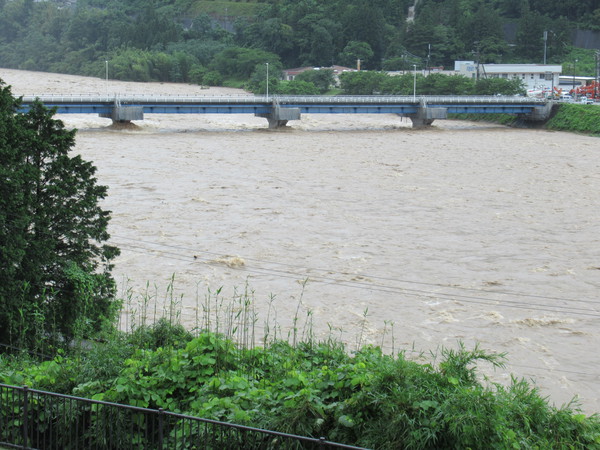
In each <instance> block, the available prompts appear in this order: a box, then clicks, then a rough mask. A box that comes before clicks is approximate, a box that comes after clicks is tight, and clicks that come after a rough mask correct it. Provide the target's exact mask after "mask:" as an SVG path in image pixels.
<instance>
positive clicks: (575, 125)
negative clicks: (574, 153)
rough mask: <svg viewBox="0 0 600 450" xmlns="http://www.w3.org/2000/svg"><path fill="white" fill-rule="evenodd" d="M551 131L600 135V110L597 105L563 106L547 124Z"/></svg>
mask: <svg viewBox="0 0 600 450" xmlns="http://www.w3.org/2000/svg"><path fill="white" fill-rule="evenodd" d="M546 128H548V129H550V130H564V131H576V132H580V133H587V134H593V135H596V136H598V135H600V108H598V106H595V105H576V104H561V105H560V106H559V107H558V109H557V111H556V114H555V115H554V116H553V117H552V118H551V119H550V120H549V121H548V122H546Z"/></svg>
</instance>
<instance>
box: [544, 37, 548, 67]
mask: <svg viewBox="0 0 600 450" xmlns="http://www.w3.org/2000/svg"><path fill="white" fill-rule="evenodd" d="M547 43H548V32H547V31H544V65H545V64H546V48H547V45H546V44H547Z"/></svg>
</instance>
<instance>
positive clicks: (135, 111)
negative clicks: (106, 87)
mask: <svg viewBox="0 0 600 450" xmlns="http://www.w3.org/2000/svg"><path fill="white" fill-rule="evenodd" d="M98 115H99V116H100V117H106V118H107V119H112V121H113V123H130V122H131V121H132V120H144V107H143V106H122V105H121V104H119V102H117V101H115V105H114V106H113V108H112V110H111V111H110V113H102V114H98Z"/></svg>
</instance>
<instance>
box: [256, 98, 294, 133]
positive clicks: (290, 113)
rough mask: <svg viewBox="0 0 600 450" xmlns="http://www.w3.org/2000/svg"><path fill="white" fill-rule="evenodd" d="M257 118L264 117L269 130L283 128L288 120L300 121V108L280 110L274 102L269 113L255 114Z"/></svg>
mask: <svg viewBox="0 0 600 450" xmlns="http://www.w3.org/2000/svg"><path fill="white" fill-rule="evenodd" d="M255 116H257V117H264V118H265V119H267V120H268V121H269V128H270V129H276V128H282V127H285V126H286V125H287V123H288V121H289V120H300V108H282V107H281V106H280V105H279V103H278V102H277V101H276V100H274V101H273V105H272V107H271V112H269V113H256V114H255Z"/></svg>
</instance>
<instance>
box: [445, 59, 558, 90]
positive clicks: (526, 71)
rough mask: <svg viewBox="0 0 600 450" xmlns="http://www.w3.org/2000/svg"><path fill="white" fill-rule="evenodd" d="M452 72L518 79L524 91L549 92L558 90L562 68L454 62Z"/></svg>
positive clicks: (550, 65) (474, 75)
mask: <svg viewBox="0 0 600 450" xmlns="http://www.w3.org/2000/svg"><path fill="white" fill-rule="evenodd" d="M454 71H455V72H456V73H457V74H459V75H464V76H466V77H469V78H477V76H478V72H479V77H480V78H506V79H514V78H517V79H520V80H521V81H523V85H524V86H525V89H527V90H528V91H531V90H545V91H546V90H547V91H551V90H553V89H554V88H555V87H557V88H558V85H559V77H560V74H561V73H562V66H560V65H553V64H479V67H478V66H477V63H475V62H474V61H455V62H454Z"/></svg>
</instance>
